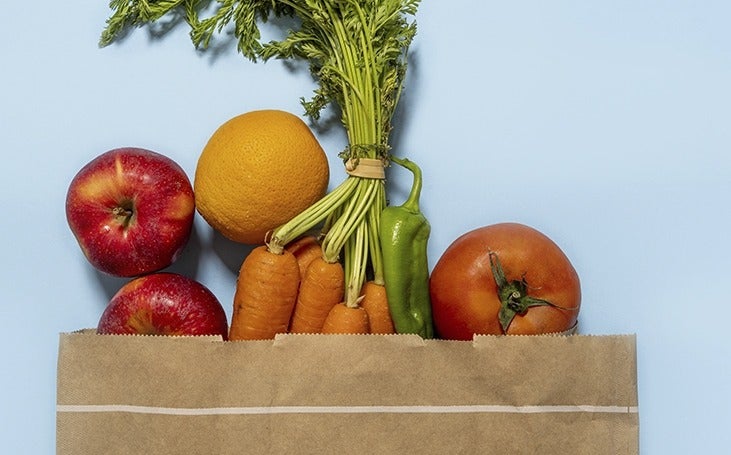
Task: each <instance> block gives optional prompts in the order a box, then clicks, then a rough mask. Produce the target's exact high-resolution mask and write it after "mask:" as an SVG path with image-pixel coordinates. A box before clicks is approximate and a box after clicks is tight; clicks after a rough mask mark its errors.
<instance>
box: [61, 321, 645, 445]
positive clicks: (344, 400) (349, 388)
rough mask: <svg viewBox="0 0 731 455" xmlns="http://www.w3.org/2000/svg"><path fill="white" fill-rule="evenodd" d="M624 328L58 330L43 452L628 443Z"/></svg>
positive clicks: (633, 436)
mask: <svg viewBox="0 0 731 455" xmlns="http://www.w3.org/2000/svg"><path fill="white" fill-rule="evenodd" d="M635 342H636V340H635V336H633V335H617V336H614V335H612V336H588V335H572V336H502V337H493V336H478V337H475V339H474V340H473V341H472V342H465V341H444V340H422V339H421V338H420V337H418V336H415V335H413V336H412V335H386V336H383V335H281V336H278V337H277V338H276V339H275V340H273V341H240V342H238V341H237V342H224V341H221V340H220V339H217V338H215V337H187V338H185V337H152V336H117V335H97V334H95V333H93V331H89V330H87V331H81V332H76V333H65V334H61V335H60V343H59V358H58V390H57V415H56V417H57V453H58V454H74V455H80V454H102V453H103V454H142V453H151V454H237V455H238V454H315V453H317V454H360V453H362V454H390V453H398V454H410V453H419V454H445V453H450V454H476V453H479V454H485V453H494V454H537V453H540V454H612V455H618V454H619V455H621V454H636V453H638V451H639V449H638V447H639V443H638V438H639V436H638V429H639V428H638V427H639V411H638V402H637V366H636V347H635Z"/></svg>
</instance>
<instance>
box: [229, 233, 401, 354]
mask: <svg viewBox="0 0 731 455" xmlns="http://www.w3.org/2000/svg"><path fill="white" fill-rule="evenodd" d="M344 295H345V279H344V270H343V266H342V264H341V263H340V262H338V261H336V262H327V261H326V260H325V259H324V258H323V254H322V246H321V244H320V241H319V240H318V238H317V237H316V236H314V235H305V236H302V237H300V238H299V239H297V240H295V241H294V242H292V243H290V244H288V245H287V247H286V248H285V250H284V251H283V252H282V254H271V253H270V252H269V251H268V250H267V246H266V245H262V246H259V247H257V248H255V249H253V250H252V251H251V253H250V254H249V255H248V256H247V257H246V259H245V260H244V262H243V264H242V265H241V270H240V272H239V278H238V281H237V287H236V293H235V295H234V311H233V316H232V321H231V333H230V334H229V339H231V340H260V339H272V338H274V336H275V335H276V334H278V333H351V334H366V333H377V334H389V333H395V330H394V326H393V321H392V320H391V315H390V313H389V309H388V301H387V299H386V292H385V288H384V287H383V286H382V285H379V284H376V283H374V282H373V281H366V282H365V283H364V285H363V289H362V292H361V301H360V305H358V306H348V305H346V304H345V302H344Z"/></svg>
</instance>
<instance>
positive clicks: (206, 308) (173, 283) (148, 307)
mask: <svg viewBox="0 0 731 455" xmlns="http://www.w3.org/2000/svg"><path fill="white" fill-rule="evenodd" d="M97 333H100V334H143V335H221V336H222V337H223V339H224V340H225V339H227V335H228V322H227V319H226V313H225V311H224V309H223V306H221V303H220V302H219V301H218V299H217V298H216V296H215V295H213V293H212V292H211V291H210V290H208V288H206V287H205V286H203V285H202V284H201V283H199V282H197V281H195V280H192V279H190V278H187V277H185V276H183V275H179V274H177V273H168V272H160V273H153V274H150V275H145V276H142V277H139V278H135V279H133V280H132V281H130V282H128V283H127V284H125V285H124V286H122V288H120V289H119V291H117V293H116V294H115V295H114V296H113V297H112V299H111V300H110V301H109V304H108V305H107V308H106V309H105V310H104V313H102V316H101V319H100V320H99V325H98V326H97Z"/></svg>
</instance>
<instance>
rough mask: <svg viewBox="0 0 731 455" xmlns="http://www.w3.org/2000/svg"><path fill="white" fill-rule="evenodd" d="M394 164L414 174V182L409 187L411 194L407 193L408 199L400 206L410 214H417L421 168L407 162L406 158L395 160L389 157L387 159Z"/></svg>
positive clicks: (393, 157) (409, 161)
mask: <svg viewBox="0 0 731 455" xmlns="http://www.w3.org/2000/svg"><path fill="white" fill-rule="evenodd" d="M389 159H390V160H391V161H393V162H394V163H396V164H398V165H399V166H401V167H405V168H406V169H408V170H409V171H410V172H411V173H412V174H414V181H413V183H412V185H411V192H410V193H409V197H407V198H406V201H404V203H403V204H401V207H403V208H405V209H407V210H409V211H411V212H418V211H419V198H420V197H421V186H422V183H421V168H420V167H419V166H417V164H416V163H414V162H413V161H411V160H409V159H408V158H396V157H395V156H391V157H390V158H389Z"/></svg>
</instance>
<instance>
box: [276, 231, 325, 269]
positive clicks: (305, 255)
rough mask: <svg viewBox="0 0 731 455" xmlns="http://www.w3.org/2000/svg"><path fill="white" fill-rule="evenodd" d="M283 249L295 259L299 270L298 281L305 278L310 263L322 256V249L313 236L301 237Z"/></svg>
mask: <svg viewBox="0 0 731 455" xmlns="http://www.w3.org/2000/svg"><path fill="white" fill-rule="evenodd" d="M284 249H286V250H287V251H289V252H290V253H292V254H294V257H295V258H297V264H298V265H299V269H300V280H303V279H304V278H305V272H306V271H307V266H308V265H310V262H312V261H313V260H314V259H315V258H319V257H321V256H322V247H321V246H320V242H319V241H318V240H317V237H315V236H314V235H305V236H302V237H300V238H299V239H297V240H295V241H294V242H290V243H289V244H288V245H287V246H286V247H284Z"/></svg>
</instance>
